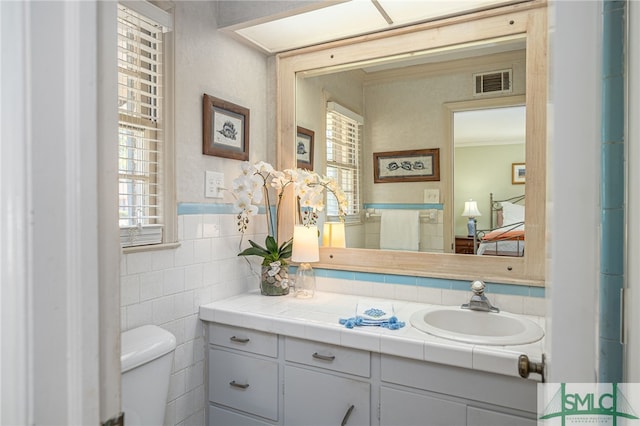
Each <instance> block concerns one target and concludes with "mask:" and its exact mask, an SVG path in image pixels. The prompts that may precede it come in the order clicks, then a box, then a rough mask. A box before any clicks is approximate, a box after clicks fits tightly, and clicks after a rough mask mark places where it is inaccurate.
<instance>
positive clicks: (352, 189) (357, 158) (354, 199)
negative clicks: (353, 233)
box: [325, 101, 364, 223]
mask: <svg viewBox="0 0 640 426" xmlns="http://www.w3.org/2000/svg"><path fill="white" fill-rule="evenodd" d="M334 114H335V115H337V116H338V117H342V118H341V119H340V121H343V122H346V123H344V124H346V125H351V126H354V127H355V128H357V137H358V140H357V142H356V143H355V144H352V145H355V149H353V148H350V147H349V146H348V145H350V143H349V142H348V141H343V140H340V141H337V143H338V144H340V145H342V146H344V147H345V148H346V149H347V150H350V151H351V152H352V151H356V152H355V155H353V154H352V155H351V157H352V158H353V161H335V159H334V160H330V159H329V158H330V156H329V152H328V150H329V147H330V145H331V144H330V143H329V140H330V139H331V137H330V136H329V132H330V128H333V127H335V126H334V125H333V124H332V123H331V122H330V120H332V121H333V120H335V118H333V115H334ZM325 117H326V118H325V161H326V163H325V174H326V175H327V176H329V177H333V178H335V179H336V180H337V183H338V185H339V186H340V187H341V188H342V190H343V191H344V192H345V194H346V195H347V199H349V200H350V201H349V207H348V212H349V213H348V214H347V215H346V216H345V217H344V221H345V222H346V223H358V222H360V221H361V212H362V173H363V171H362V151H363V141H364V137H363V131H364V119H363V118H362V116H360V115H359V114H357V113H355V112H353V111H351V110H350V109H348V108H346V107H344V106H342V105H340V104H339V103H337V102H334V101H329V102H327V104H326V111H325ZM347 156H349V154H347ZM330 168H333V169H336V175H337V176H334V175H333V174H332V173H330V172H329V169H330ZM341 170H342V171H345V170H346V171H348V170H351V171H352V172H353V175H354V176H355V181H356V182H355V184H351V185H348V186H349V187H348V188H345V183H344V181H343V180H342V178H341V177H340V176H339V175H340V173H341ZM328 197H330V195H328ZM334 198H335V197H334ZM330 204H331V203H330V202H329V199H328V200H327V220H330V221H335V220H338V215H337V211H331V212H330ZM334 210H336V209H335V208H334Z"/></svg>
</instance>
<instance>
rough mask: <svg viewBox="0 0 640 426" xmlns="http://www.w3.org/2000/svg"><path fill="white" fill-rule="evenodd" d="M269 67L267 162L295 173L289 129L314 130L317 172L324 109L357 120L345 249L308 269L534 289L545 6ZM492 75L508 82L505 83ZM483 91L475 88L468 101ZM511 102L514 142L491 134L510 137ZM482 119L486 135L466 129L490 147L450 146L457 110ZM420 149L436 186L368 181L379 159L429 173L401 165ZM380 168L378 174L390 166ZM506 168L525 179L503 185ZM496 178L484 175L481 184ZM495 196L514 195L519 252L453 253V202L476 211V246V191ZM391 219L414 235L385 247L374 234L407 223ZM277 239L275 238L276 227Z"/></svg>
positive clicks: (317, 51)
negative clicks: (359, 138) (523, 242)
mask: <svg viewBox="0 0 640 426" xmlns="http://www.w3.org/2000/svg"><path fill="white" fill-rule="evenodd" d="M277 67H278V125H279V129H278V130H279V131H278V137H279V143H278V164H279V167H281V168H286V167H291V166H292V165H293V164H295V161H296V155H295V147H294V140H295V134H294V133H295V130H294V129H296V128H297V127H298V126H301V127H304V128H309V129H313V130H314V132H315V135H316V136H315V150H316V151H315V155H314V158H315V160H314V165H313V167H314V170H316V171H319V170H320V171H324V170H326V168H327V160H326V159H327V156H326V145H325V144H324V142H325V136H326V135H327V134H328V133H327V128H326V122H325V121H324V120H325V109H326V105H327V103H328V102H334V103H339V104H340V105H342V106H344V107H346V108H347V109H348V110H349V111H352V112H354V113H355V114H356V115H358V116H359V117H362V121H363V123H362V133H363V149H362V153H361V157H360V158H361V164H360V166H361V169H362V172H361V179H362V180H361V182H360V188H361V197H360V199H359V200H358V201H357V202H358V205H359V206H360V211H359V212H357V213H356V214H354V215H353V217H350V218H349V219H350V220H349V221H348V222H347V226H346V229H347V236H346V237H347V238H346V239H347V248H327V247H325V248H322V249H321V265H319V266H321V267H326V268H334V269H346V270H354V271H371V272H381V273H399V274H407V273H409V274H412V275H418V276H432V277H447V278H459V279H475V278H483V279H485V280H489V281H494V282H505V283H515V284H528V285H543V283H544V247H545V244H544V226H545V222H544V209H545V207H544V206H545V179H546V178H545V150H546V146H545V145H546V138H545V135H546V119H545V108H546V11H545V8H544V4H541V3H538V2H535V1H534V2H529V3H523V4H519V5H516V6H509V7H505V8H502V9H496V10H492V11H484V12H480V13H476V14H474V15H466V16H464V17H457V18H451V19H448V20H444V21H437V22H432V23H427V24H421V25H418V26H415V27H410V28H404V29H402V30H393V31H389V32H388V33H381V34H375V35H370V36H366V37H360V38H356V39H351V40H344V41H341V42H334V43H329V44H327V45H321V46H315V47H311V48H306V49H301V50H299V51H293V52H287V53H283V54H280V55H278V57H277ZM496 72H499V73H500V77H501V84H502V85H501V87H499V92H493V93H491V92H490V93H476V92H477V87H476V86H477V84H476V80H477V79H476V75H485V74H492V73H493V74H495V73H496ZM503 72H507V73H508V74H507V75H506V77H504V78H502V77H503V74H502V73H503ZM505 81H506V84H505ZM505 85H506V86H508V87H505ZM488 87H489V89H491V87H490V86H488ZM489 89H487V90H489ZM483 90H485V88H483V87H482V81H481V82H480V92H482V91H483ZM474 91H475V92H474ZM512 107H517V108H515V109H518V111H519V114H520V115H521V116H522V117H523V118H522V121H521V123H520V126H521V128H520V129H519V130H518V132H519V135H518V136H513V135H511V134H508V135H504V134H501V133H500V132H501V131H502V133H509V132H512V130H511V128H512V127H514V126H512V124H514V123H515V121H517V120H514V119H513V118H511V117H512V116H511V110H510V108H512ZM495 110H497V111H499V113H500V114H498V116H499V119H498V123H497V124H491V125H490V126H483V128H484V127H488V128H489V129H491V130H492V131H493V132H494V133H493V134H489V133H488V134H484V133H483V132H481V131H480V128H479V127H477V128H476V129H475V132H474V130H473V129H472V130H471V132H467V133H471V134H474V133H475V134H476V135H480V134H481V133H482V136H483V137H485V138H489V139H491V141H490V142H488V141H486V140H485V141H484V142H478V141H471V140H470V139H469V138H468V137H467V139H466V141H464V142H460V141H456V139H461V138H462V136H461V135H463V134H464V132H463V131H461V130H459V129H458V130H457V131H456V122H457V121H464V119H463V118H464V117H463V116H464V115H465V114H467V113H470V112H473V111H495ZM458 117H460V118H458ZM500 119H501V120H502V122H500ZM481 120H482V119H481ZM484 120H485V121H486V120H487V119H484ZM484 124H486V123H484ZM457 136H460V137H457ZM462 139H464V138H462ZM506 139H510V142H505V140H506ZM515 139H517V142H516V141H515ZM525 141H526V142H525ZM474 143H475V144H476V145H473V144H474ZM465 144H466V146H465ZM424 149H437V150H438V153H439V164H438V165H439V170H438V180H435V179H431V180H428V179H416V180H414V181H407V182H398V181H397V180H396V181H394V182H393V183H386V182H384V181H382V182H381V181H380V180H379V181H378V182H376V181H375V177H376V176H375V173H374V171H375V170H374V168H375V166H376V164H375V163H374V161H373V160H374V158H376V157H377V154H378V153H381V152H390V151H395V152H401V153H406V155H405V156H404V157H403V156H400V157H399V158H398V159H397V161H395V167H396V168H397V169H398V170H399V171H400V172H402V173H404V175H405V176H412V173H413V174H415V175H416V176H422V175H425V174H427V172H429V171H431V173H433V171H432V170H431V169H430V168H429V167H428V166H429V164H428V163H427V166H425V161H423V160H425V159H423V158H417V159H416V157H412V156H411V155H412V154H414V153H415V151H418V150H424ZM483 152H484V153H483ZM405 157H406V158H405ZM496 158H500V163H499V164H500V165H499V166H498V165H496V164H493V163H492V161H494V160H495V159H496ZM470 159H471V160H470ZM426 160H427V161H428V160H429V158H426ZM391 163H394V162H393V161H392V162H391ZM391 163H387V164H386V166H385V167H387V168H390V167H392V164H391ZM514 164H518V165H524V164H526V179H524V167H522V176H519V179H522V183H520V182H518V183H514V182H513V181H512V172H513V170H512V165H514ZM430 166H431V168H432V166H433V165H430ZM402 168H404V170H400V169H402ZM425 169H429V170H426V171H425ZM498 169H501V170H500V173H496V175H497V176H491V177H490V176H489V175H490V174H493V173H490V172H492V171H497V170H498ZM421 173H422V174H421ZM518 173H520V169H518ZM492 179H496V180H495V181H492ZM494 191H497V192H495V193H496V194H500V197H504V198H503V199H506V198H508V197H510V196H512V192H514V191H515V192H518V193H521V194H527V208H526V213H527V214H526V220H525V223H526V235H527V250H526V253H525V252H524V250H516V252H517V253H518V255H517V256H504V255H501V254H500V253H498V252H499V251H500V250H498V251H495V252H494V253H492V252H491V250H488V249H486V248H483V250H481V252H482V253H481V254H479V253H478V251H477V250H476V251H475V254H476V256H468V255H460V254H455V253H454V251H455V250H454V246H455V244H454V240H455V238H456V235H458V234H459V233H466V223H467V221H468V219H469V218H468V217H464V216H463V213H464V203H465V201H466V200H468V199H469V198H472V199H475V200H477V201H478V202H479V209H480V212H481V211H482V209H484V210H485V212H486V213H485V214H484V215H482V216H479V217H476V218H474V219H475V220H476V221H478V225H477V229H478V230H479V231H483V232H484V233H483V234H482V235H480V234H477V235H476V234H475V232H474V238H477V239H478V248H479V244H480V241H479V240H480V239H482V238H484V237H485V236H486V235H488V234H489V232H488V231H489V230H490V229H491V228H493V226H489V223H488V222H487V221H488V219H489V217H490V216H491V214H490V213H489V212H490V206H489V203H490V201H489V195H488V194H489V193H492V192H494ZM402 210H412V211H413V212H414V214H411V215H410V217H411V219H409V220H408V221H404V222H407V223H411V224H412V225H411V226H410V227H409V228H408V229H409V231H408V232H409V233H408V234H406V235H414V236H417V238H411V239H408V238H399V240H400V242H401V243H407V244H398V241H395V242H393V241H392V243H391V244H387V243H384V242H385V241H388V240H389V238H387V237H385V235H384V234H385V233H386V234H388V233H389V232H391V233H392V234H394V235H402V232H405V231H406V228H407V227H406V226H400V227H398V226H397V223H398V221H397V220H396V221H394V222H390V223H396V225H395V227H394V226H393V225H392V226H391V227H390V228H389V227H387V229H391V231H387V232H385V231H384V228H382V225H383V223H384V221H385V218H384V216H385V215H388V214H389V213H390V212H391V211H393V212H394V214H399V213H406V212H402ZM416 220H417V228H416V227H415V225H414V221H416ZM401 228H405V230H404V231H403V230H402V229H401ZM399 229H400V230H399ZM416 230H417V231H416ZM281 232H285V233H286V232H287V229H286V227H283V229H282V230H281ZM396 240H398V238H396ZM416 240H417V241H416ZM381 243H383V244H382V245H381ZM394 244H395V245H394Z"/></svg>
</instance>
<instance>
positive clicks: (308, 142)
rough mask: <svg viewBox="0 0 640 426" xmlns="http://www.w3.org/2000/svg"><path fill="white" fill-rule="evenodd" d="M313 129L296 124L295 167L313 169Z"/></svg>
mask: <svg viewBox="0 0 640 426" xmlns="http://www.w3.org/2000/svg"><path fill="white" fill-rule="evenodd" d="M314 135H315V133H314V132H313V130H309V129H305V128H304V127H300V126H298V130H297V133H296V167H298V168H299V169H306V170H310V171H311V170H313V149H314V146H313V139H314Z"/></svg>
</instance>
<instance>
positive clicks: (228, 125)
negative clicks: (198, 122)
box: [202, 93, 249, 160]
mask: <svg viewBox="0 0 640 426" xmlns="http://www.w3.org/2000/svg"><path fill="white" fill-rule="evenodd" d="M202 106H203V108H202V111H203V121H202V123H203V126H202V153H203V154H205V155H215V156H216V157H225V158H232V159H234V160H248V159H249V110H248V109H247V108H243V107H241V106H238V105H235V104H232V103H231V102H227V101H223V100H222V99H218V98H214V97H213V96H209V95H207V94H206V93H205V95H204V97H203V105H202Z"/></svg>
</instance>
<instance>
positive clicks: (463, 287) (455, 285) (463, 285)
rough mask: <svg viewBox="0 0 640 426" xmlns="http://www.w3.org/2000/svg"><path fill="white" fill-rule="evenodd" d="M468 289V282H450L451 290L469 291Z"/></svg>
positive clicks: (469, 284) (469, 283) (469, 285)
mask: <svg viewBox="0 0 640 426" xmlns="http://www.w3.org/2000/svg"><path fill="white" fill-rule="evenodd" d="M470 288H471V282H470V281H457V280H456V281H451V290H460V291H469V289H470Z"/></svg>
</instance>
